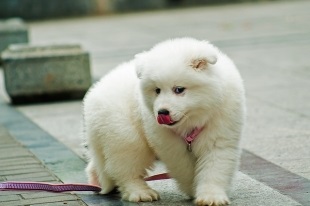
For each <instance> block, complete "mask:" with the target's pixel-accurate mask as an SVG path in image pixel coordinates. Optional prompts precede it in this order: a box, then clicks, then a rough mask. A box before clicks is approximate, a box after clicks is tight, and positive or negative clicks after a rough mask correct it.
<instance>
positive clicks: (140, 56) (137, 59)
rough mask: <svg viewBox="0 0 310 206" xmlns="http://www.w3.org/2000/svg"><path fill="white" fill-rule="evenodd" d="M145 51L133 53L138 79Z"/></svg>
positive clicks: (140, 74)
mask: <svg viewBox="0 0 310 206" xmlns="http://www.w3.org/2000/svg"><path fill="white" fill-rule="evenodd" d="M145 55H146V52H142V53H139V54H136V55H135V65H136V74H137V77H138V78H139V79H141V77H142V70H143V65H144V57H145Z"/></svg>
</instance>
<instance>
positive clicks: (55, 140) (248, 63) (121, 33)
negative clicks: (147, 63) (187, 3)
mask: <svg viewBox="0 0 310 206" xmlns="http://www.w3.org/2000/svg"><path fill="white" fill-rule="evenodd" d="M309 8H310V1H306V0H304V1H303V0H298V1H297V0H296V1H275V2H264V3H252V4H246V3H245V4H234V5H224V6H212V7H198V8H190V9H176V10H168V11H156V12H140V13H132V14H123V15H111V16H96V17H87V18H73V19H60V20H59V19H57V20H49V21H37V22H31V23H29V27H30V34H31V41H32V42H34V43H43V42H44V43H46V42H75V43H80V44H82V46H83V47H84V48H85V49H86V50H88V51H90V54H91V58H92V72H93V79H94V81H95V80H98V79H99V78H100V77H101V76H102V75H104V74H105V73H107V72H108V71H109V70H110V69H112V68H113V67H115V66H116V65H117V64H119V63H121V62H123V61H127V60H129V59H131V58H133V56H134V55H135V54H136V53H139V52H141V51H143V50H147V49H149V48H150V47H152V46H153V45H154V44H155V43H157V42H160V41H162V40H165V39H168V38H173V37H178V36H192V37H196V38H199V39H208V40H210V41H211V42H212V43H214V44H215V45H217V46H219V47H220V48H221V49H222V50H223V51H224V52H225V53H227V54H228V55H229V56H230V57H231V58H232V59H233V60H234V61H235V63H236V65H237V67H238V68H239V69H240V72H241V75H242V76H243V78H244V81H245V87H246V91H247V104H248V121H247V125H246V129H245V131H244V137H243V140H242V148H243V155H242V161H241V167H240V171H239V172H238V174H237V177H236V180H235V181H234V186H233V188H232V191H231V194H230V197H231V200H232V204H231V205H232V206H261V205H270V206H278V205H284V206H297V205H304V206H309V205H310V126H309V125H310V104H309V102H310V92H309V88H310V81H309V79H310V72H309V71H310V63H309V57H308V56H309V55H308V54H310V38H309V37H310V24H309V19H310V13H309ZM2 76H3V74H2V71H1V70H0V77H2ZM81 106H82V103H81V101H69V102H57V103H45V104H35V105H25V106H18V107H16V106H11V105H10V104H9V103H8V98H7V96H6V94H5V90H4V85H3V78H0V128H1V129H0V131H1V132H0V135H1V136H0V181H3V180H6V179H7V177H10V176H12V175H15V174H14V172H19V171H21V169H18V168H20V166H22V165H21V164H19V163H18V161H17V160H16V164H17V163H18V164H17V166H16V167H15V166H9V165H7V164H13V163H15V161H12V162H11V161H10V160H9V158H16V159H18V158H22V159H23V158H25V159H23V160H22V161H25V164H26V166H25V167H23V169H22V170H24V172H26V173H30V176H26V175H20V176H17V177H16V176H15V177H16V178H19V177H20V178H27V177H29V179H31V180H37V179H35V177H33V176H32V175H34V174H35V173H34V172H31V171H37V170H39V169H40V170H41V169H42V170H44V171H45V173H44V174H46V176H44V178H52V179H51V181H62V182H82V183H83V182H86V177H85V173H84V168H85V165H86V163H85V160H84V159H83V150H82V147H81V143H82V140H81V133H82V126H81V125H82V113H81V111H82V108H81ZM8 133H9V134H8ZM13 139H15V140H16V141H17V143H16V142H15V140H13ZM4 142H7V143H5V144H9V145H11V148H12V149H7V147H6V146H4V147H3V146H2V143H3V144H4ZM21 145H23V146H21ZM11 150H12V154H11V153H10V151H11ZM13 151H16V155H21V156H20V157H17V156H15V153H14V154H13ZM10 155H12V156H10ZM27 161H33V164H32V163H31V164H30V163H29V164H28V163H27ZM6 165H7V166H6ZM30 165H34V167H33V168H30ZM164 170H165V169H164V167H163V165H162V164H160V163H158V164H157V165H156V167H155V172H154V173H157V172H161V171H164ZM27 171H28V172H27ZM47 174H48V175H47ZM16 175H18V174H16ZM39 178H41V177H39ZM53 178H54V179H53ZM46 181H48V180H46ZM149 184H150V185H151V186H152V187H153V188H155V189H156V190H158V191H159V193H160V194H161V197H162V199H161V200H160V201H158V202H153V203H139V204H134V203H128V202H123V201H121V200H120V199H119V196H118V195H117V194H114V195H107V196H99V195H94V194H93V193H83V194H80V193H73V194H61V195H63V196H61V197H68V198H73V199H72V200H71V199H70V200H63V201H62V199H61V198H60V197H59V198H58V199H57V201H59V200H61V201H60V203H59V204H58V202H53V203H51V204H50V205H62V204H63V203H67V204H69V203H70V204H71V205H81V204H84V203H85V204H86V205H90V206H93V205H94V206H95V205H96V206H97V205H110V206H112V205H113V206H114V205H143V206H150V205H184V206H187V205H193V204H192V202H191V200H188V199H187V197H186V196H184V195H183V194H182V193H181V192H180V191H179V190H178V189H177V188H176V184H175V182H174V181H173V180H165V181H156V182H152V183H149ZM38 194H39V193H38ZM33 195H34V197H35V195H37V194H36V193H34V194H33ZM41 195H43V196H44V198H43V196H40V197H38V196H36V197H35V198H33V199H45V198H56V197H58V196H53V195H55V194H54V193H51V194H50V193H41ZM45 195H49V196H45ZM50 195H52V196H50ZM67 195H68V196H67ZM41 197H42V198H41ZM17 198H20V199H22V198H24V197H23V194H22V193H21V194H15V193H10V192H5V193H3V192H0V206H2V205H4V206H6V205H10V204H11V203H14V202H15V203H16V201H19V200H18V199H17ZM74 198H76V199H74ZM1 201H2V202H1ZM4 201H5V202H4ZM28 203H29V204H28ZM28 203H27V204H25V205H31V204H36V202H28ZM40 204H41V203H40ZM42 204H44V205H48V204H45V203H42Z"/></svg>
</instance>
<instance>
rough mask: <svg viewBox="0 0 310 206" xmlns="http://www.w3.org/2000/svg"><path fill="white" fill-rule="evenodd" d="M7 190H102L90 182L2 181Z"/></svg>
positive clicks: (164, 176) (0, 187)
mask: <svg viewBox="0 0 310 206" xmlns="http://www.w3.org/2000/svg"><path fill="white" fill-rule="evenodd" d="M164 179H170V177H169V175H168V174H167V173H162V174H158V175H154V176H150V177H147V178H145V181H155V180H164ZM7 190H39V191H48V192H69V191H94V192H100V191H101V188H100V187H98V186H95V185H88V184H52V183H45V182H1V183H0V191H7Z"/></svg>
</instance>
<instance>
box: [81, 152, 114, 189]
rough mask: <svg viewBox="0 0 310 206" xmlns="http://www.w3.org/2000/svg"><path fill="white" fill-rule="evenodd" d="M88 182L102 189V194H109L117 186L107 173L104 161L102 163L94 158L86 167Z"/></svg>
mask: <svg viewBox="0 0 310 206" xmlns="http://www.w3.org/2000/svg"><path fill="white" fill-rule="evenodd" d="M86 173H87V176H88V182H89V183H90V184H93V185H98V186H100V187H101V191H100V194H108V193H109V192H111V191H112V190H113V189H114V188H115V187H116V186H115V182H114V181H113V180H112V179H111V177H110V176H109V175H108V174H107V173H106V172H105V166H104V159H102V161H100V160H98V159H97V158H93V159H92V160H91V161H90V162H89V163H88V165H87V167H86Z"/></svg>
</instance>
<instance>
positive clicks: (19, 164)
mask: <svg viewBox="0 0 310 206" xmlns="http://www.w3.org/2000/svg"><path fill="white" fill-rule="evenodd" d="M0 145H1V147H0V166H1V167H0V181H10V180H12V181H13V180H14V181H18V180H21V181H27V180H28V181H42V182H47V181H48V182H60V180H59V179H58V178H57V177H56V176H54V175H53V174H52V173H51V172H50V171H49V170H48V169H47V168H46V167H45V166H44V165H43V164H42V163H40V161H39V160H38V159H37V158H36V157H35V156H34V155H33V154H32V153H31V152H30V151H29V150H28V149H27V148H25V147H24V146H22V145H21V144H20V143H18V142H17V141H16V140H15V139H14V138H13V137H12V136H11V135H10V134H9V133H8V131H7V130H6V128H4V127H2V126H1V125H0ZM6 146H7V147H6ZM0 205H1V206H2V205H3V206H25V205H72V206H73V205H86V204H85V203H84V202H83V201H82V200H81V199H80V197H78V196H77V195H74V194H70V193H49V192H29V191H0Z"/></svg>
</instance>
